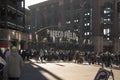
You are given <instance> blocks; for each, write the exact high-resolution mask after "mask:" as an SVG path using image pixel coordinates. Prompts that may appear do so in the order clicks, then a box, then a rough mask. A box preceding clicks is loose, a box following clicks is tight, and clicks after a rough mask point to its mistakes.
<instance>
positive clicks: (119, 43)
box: [114, 38, 120, 51]
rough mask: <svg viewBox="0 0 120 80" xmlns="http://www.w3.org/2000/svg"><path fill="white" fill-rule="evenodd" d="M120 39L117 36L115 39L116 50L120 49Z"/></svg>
mask: <svg viewBox="0 0 120 80" xmlns="http://www.w3.org/2000/svg"><path fill="white" fill-rule="evenodd" d="M119 49H120V40H119V39H117V38H115V40H114V51H120V50H119Z"/></svg>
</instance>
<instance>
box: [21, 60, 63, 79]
mask: <svg viewBox="0 0 120 80" xmlns="http://www.w3.org/2000/svg"><path fill="white" fill-rule="evenodd" d="M32 65H35V66H37V67H36V68H35V67H33V66H32ZM41 72H45V73H47V74H49V75H50V76H52V77H53V78H54V79H55V80H63V79H61V78H59V77H58V76H56V75H55V74H53V73H51V72H50V71H48V70H46V69H44V68H42V67H40V66H38V65H37V64H35V63H31V62H29V63H25V65H24V66H23V68H22V74H21V78H20V80H48V79H47V78H46V77H45V76H44V75H43V74H42V73H41Z"/></svg>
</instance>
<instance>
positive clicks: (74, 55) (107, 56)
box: [0, 46, 120, 80]
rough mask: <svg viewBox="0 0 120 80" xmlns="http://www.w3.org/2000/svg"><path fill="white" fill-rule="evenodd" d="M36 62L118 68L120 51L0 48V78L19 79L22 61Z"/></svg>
mask: <svg viewBox="0 0 120 80" xmlns="http://www.w3.org/2000/svg"><path fill="white" fill-rule="evenodd" d="M33 58H34V59H35V60H36V62H41V63H43V62H44V61H45V62H49V61H57V62H59V61H63V62H74V63H77V64H79V63H80V64H83V63H84V62H87V63H88V64H89V65H91V64H98V65H101V66H102V67H103V66H104V67H112V65H113V64H114V65H117V66H119V68H120V53H110V52H108V51H105V52H100V53H95V52H81V51H78V50H54V49H50V50H45V49H40V50H35V49H34V50H33V49H32V50H29V49H26V50H22V49H21V50H18V49H17V48H16V47H15V46H13V47H12V48H11V49H7V50H6V51H4V53H3V52H2V51H1V49H0V80H19V78H20V74H21V67H22V66H23V62H24V61H26V60H28V61H29V60H30V59H33Z"/></svg>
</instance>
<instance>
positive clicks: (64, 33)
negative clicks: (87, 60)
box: [47, 30, 78, 40]
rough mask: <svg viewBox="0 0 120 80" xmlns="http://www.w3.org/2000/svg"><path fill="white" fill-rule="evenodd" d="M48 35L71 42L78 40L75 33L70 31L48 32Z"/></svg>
mask: <svg viewBox="0 0 120 80" xmlns="http://www.w3.org/2000/svg"><path fill="white" fill-rule="evenodd" d="M47 34H50V37H55V38H66V39H69V40H70V39H72V40H76V39H78V37H77V36H76V34H75V33H74V32H69V31H57V30H47Z"/></svg>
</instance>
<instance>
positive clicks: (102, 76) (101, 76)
mask: <svg viewBox="0 0 120 80" xmlns="http://www.w3.org/2000/svg"><path fill="white" fill-rule="evenodd" d="M110 75H111V72H110V71H108V70H105V69H103V68H100V69H99V70H98V72H97V74H96V76H95V79H94V80H108V78H109V76H110Z"/></svg>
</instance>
